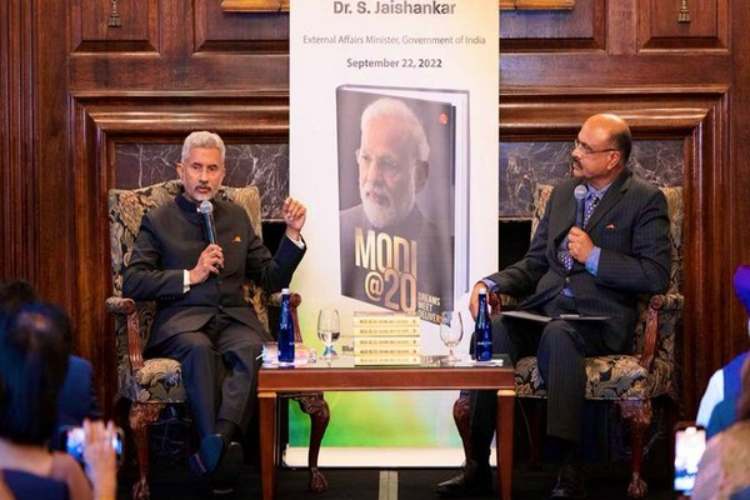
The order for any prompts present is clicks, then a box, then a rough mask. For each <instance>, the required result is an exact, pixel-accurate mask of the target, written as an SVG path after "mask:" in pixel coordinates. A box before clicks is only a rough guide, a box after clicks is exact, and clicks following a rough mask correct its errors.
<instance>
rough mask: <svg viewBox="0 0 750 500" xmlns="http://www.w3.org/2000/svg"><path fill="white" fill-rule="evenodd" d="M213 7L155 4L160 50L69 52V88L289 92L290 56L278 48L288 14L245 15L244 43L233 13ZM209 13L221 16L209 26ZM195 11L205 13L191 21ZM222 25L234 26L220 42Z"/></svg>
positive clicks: (208, 2) (196, 0) (206, 3)
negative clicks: (246, 27)
mask: <svg viewBox="0 0 750 500" xmlns="http://www.w3.org/2000/svg"><path fill="white" fill-rule="evenodd" d="M71 1H73V0H71ZM150 1H152V0H150ZM214 4H216V2H215V1H214V0H193V1H179V2H178V1H165V0H159V4H158V5H159V16H160V20H159V24H160V27H159V34H160V45H159V52H158V53H157V52H132V51H125V52H74V53H73V54H72V55H71V57H70V60H69V68H70V69H69V81H70V86H71V89H72V90H75V91H88V90H103V89H124V90H129V91H130V90H132V91H152V90H162V91H174V90H186V91H189V90H201V89H204V90H209V89H222V90H241V91H276V90H286V89H288V87H289V83H288V82H289V56H288V53H287V51H286V50H281V48H282V47H286V46H287V45H288V42H287V41H286V40H279V39H278V37H281V36H282V33H284V30H288V26H287V24H288V23H287V21H286V20H287V19H288V15H280V16H278V18H275V17H274V16H273V15H271V16H266V15H263V16H260V17H259V18H257V19H256V18H255V17H254V16H252V15H247V14H246V15H244V16H243V17H242V18H243V19H244V21H243V22H245V23H247V24H246V26H250V29H248V30H247V32H246V34H245V35H244V36H246V37H250V39H248V40H243V39H241V38H238V37H240V36H241V35H240V29H239V28H238V27H237V24H236V23H234V24H233V23H231V22H229V21H227V19H234V18H233V17H232V16H236V15H233V14H224V13H222V12H220V11H218V10H216V9H215V7H216V5H214ZM208 9H212V10H211V11H210V12H212V13H215V14H216V16H222V17H219V18H217V19H212V20H211V21H210V22H209V21H208V20H207V19H206V17H205V16H208V15H209V10H208ZM196 11H197V14H198V15H202V14H201V13H205V15H203V17H202V18H196ZM211 16H214V14H211ZM223 16H226V17H223ZM227 23H229V25H231V26H234V27H233V28H232V30H230V32H231V33H230V34H231V36H228V37H227V39H222V38H221V36H222V34H221V32H222V30H223V29H224V28H225V27H226V26H227ZM269 23H270V25H269V26H266V24H269ZM233 37H234V38H233ZM196 50H198V51H197V52H196Z"/></svg>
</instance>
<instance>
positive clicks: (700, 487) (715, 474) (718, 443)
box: [690, 359, 750, 500]
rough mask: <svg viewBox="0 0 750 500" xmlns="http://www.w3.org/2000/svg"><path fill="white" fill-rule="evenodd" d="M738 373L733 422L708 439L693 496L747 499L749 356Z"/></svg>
mask: <svg viewBox="0 0 750 500" xmlns="http://www.w3.org/2000/svg"><path fill="white" fill-rule="evenodd" d="M741 377H742V378H741V389H740V397H739V401H738V404H737V413H736V423H735V424H734V425H732V426H731V427H729V428H728V429H727V430H725V431H723V432H720V433H719V434H717V435H716V436H715V437H714V438H712V439H711V440H710V441H709V442H708V445H707V446H706V451H704V452H703V457H702V458H701V461H700V464H698V477H697V478H696V479H695V487H694V488H693V492H692V495H691V496H690V498H692V499H693V500H750V359H747V360H745V363H744V365H743V367H742V371H741Z"/></svg>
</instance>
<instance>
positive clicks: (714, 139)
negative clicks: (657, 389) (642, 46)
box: [499, 85, 732, 417]
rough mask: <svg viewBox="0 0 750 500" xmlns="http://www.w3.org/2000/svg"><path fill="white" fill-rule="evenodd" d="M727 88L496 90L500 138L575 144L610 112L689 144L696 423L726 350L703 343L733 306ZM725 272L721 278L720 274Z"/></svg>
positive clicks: (687, 249)
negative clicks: (589, 121) (588, 122)
mask: <svg viewBox="0 0 750 500" xmlns="http://www.w3.org/2000/svg"><path fill="white" fill-rule="evenodd" d="M728 91H729V88H728V86H722V85H707V86H696V87H682V88H674V87H665V88H651V89H644V88H619V89H618V88H612V87H598V88H588V89H587V88H581V87H576V88H559V87H530V88H522V89H521V88H514V89H508V88H505V89H501V92H500V110H499V112H500V139H501V140H503V141H506V140H550V139H561V140H562V139H563V138H568V139H569V140H570V138H572V137H574V134H575V133H576V132H577V130H578V129H579V128H580V126H581V124H582V123H583V121H584V120H585V118H586V117H588V116H590V115H591V114H593V113H597V112H605V111H613V112H616V113H618V114H620V115H621V116H623V117H624V118H625V119H626V120H628V122H629V123H630V125H631V127H632V128H633V132H634V134H635V135H636V137H639V138H651V137H662V138H680V139H683V140H685V143H686V158H685V160H686V161H685V170H686V171H685V183H684V187H685V204H686V214H687V216H686V225H685V228H684V237H683V242H684V247H683V254H684V287H683V292H684V294H685V299H686V307H685V312H684V318H685V320H684V325H683V332H682V337H681V338H680V339H679V344H680V347H681V350H680V355H681V356H682V359H681V363H680V366H681V367H682V368H683V369H682V373H681V375H682V384H683V385H682V388H681V389H682V398H681V404H682V409H683V415H684V416H685V417H691V416H694V411H695V407H696V404H697V397H698V396H699V394H700V393H701V391H702V390H703V388H704V386H703V383H704V381H707V380H708V377H709V376H710V374H711V372H712V370H713V369H715V367H716V365H717V362H718V360H719V359H722V358H724V357H725V356H726V351H725V348H722V347H721V346H720V345H719V344H717V343H716V342H715V339H714V342H713V344H711V342H709V341H708V337H712V336H714V335H715V334H714V332H724V331H728V329H729V328H731V326H732V323H731V321H730V320H729V318H728V317H727V316H726V315H721V314H714V313H713V311H720V310H722V306H723V304H726V303H727V302H728V301H730V300H732V291H731V289H730V288H729V287H727V286H726V282H723V281H721V280H717V279H715V277H716V276H722V275H726V272H727V271H726V270H725V269H724V267H726V265H727V264H726V262H727V259H724V258H721V257H720V258H716V257H714V256H720V255H724V254H725V253H726V247H725V246H724V243H723V241H726V238H727V237H728V233H729V232H730V230H729V229H728V225H727V224H722V223H721V222H720V221H721V218H722V217H723V216H724V215H725V214H727V213H729V212H730V211H731V209H732V207H731V202H730V200H729V199H728V198H727V197H726V196H725V195H724V191H723V187H722V184H723V181H722V180H723V179H725V178H726V176H727V175H729V172H730V171H731V166H730V165H729V155H728V146H729V136H728V133H727V127H728V125H729V113H728V101H729V96H728ZM722 273H723V274H722Z"/></svg>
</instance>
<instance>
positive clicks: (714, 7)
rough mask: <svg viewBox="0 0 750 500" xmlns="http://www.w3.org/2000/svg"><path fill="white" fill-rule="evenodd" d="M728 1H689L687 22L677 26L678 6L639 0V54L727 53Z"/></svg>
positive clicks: (674, 3)
mask: <svg viewBox="0 0 750 500" xmlns="http://www.w3.org/2000/svg"><path fill="white" fill-rule="evenodd" d="M730 1H731V0H689V1H688V12H689V14H690V22H679V14H680V2H665V1H664V0H639V23H638V24H639V25H638V44H639V47H640V49H641V50H642V51H645V52H649V51H665V50H679V51H683V52H699V53H700V52H705V51H718V52H726V51H727V50H728V49H729V18H728V15H729V3H730Z"/></svg>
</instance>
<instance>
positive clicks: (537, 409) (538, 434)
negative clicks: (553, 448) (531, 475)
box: [526, 399, 544, 470]
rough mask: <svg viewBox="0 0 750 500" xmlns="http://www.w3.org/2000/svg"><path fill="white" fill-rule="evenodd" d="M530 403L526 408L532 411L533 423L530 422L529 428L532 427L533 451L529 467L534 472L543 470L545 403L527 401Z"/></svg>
mask: <svg viewBox="0 0 750 500" xmlns="http://www.w3.org/2000/svg"><path fill="white" fill-rule="evenodd" d="M527 401H528V402H529V404H528V405H526V408H529V409H530V410H531V411H530V412H529V413H531V422H529V426H530V427H531V432H530V434H531V435H530V440H531V449H530V450H529V467H531V468H532V469H534V470H540V469H541V468H542V457H541V450H542V439H543V435H544V433H543V431H542V424H543V422H542V414H543V408H542V404H543V402H542V401H541V400H536V399H527Z"/></svg>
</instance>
